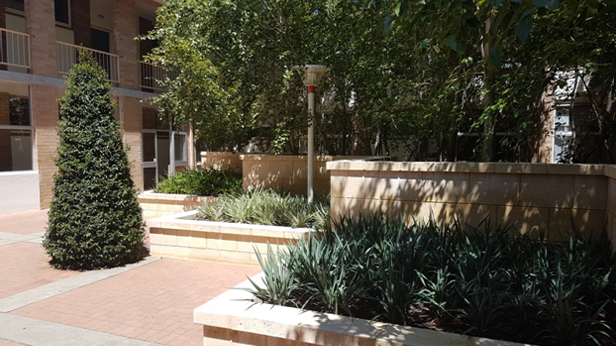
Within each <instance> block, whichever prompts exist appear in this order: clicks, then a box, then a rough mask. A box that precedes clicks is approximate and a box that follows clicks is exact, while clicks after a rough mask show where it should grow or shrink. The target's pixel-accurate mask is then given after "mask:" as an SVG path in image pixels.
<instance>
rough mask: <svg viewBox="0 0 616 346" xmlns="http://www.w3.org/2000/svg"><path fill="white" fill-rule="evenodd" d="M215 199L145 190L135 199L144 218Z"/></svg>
mask: <svg viewBox="0 0 616 346" xmlns="http://www.w3.org/2000/svg"><path fill="white" fill-rule="evenodd" d="M216 200H217V198H216V197H205V196H195V195H176V194H167V193H152V192H147V191H146V192H143V193H141V194H139V195H138V196H137V201H138V202H139V205H141V208H142V209H143V218H144V219H146V220H147V219H151V218H156V217H161V216H168V215H173V214H177V213H182V212H185V211H189V210H195V209H197V207H199V206H201V205H203V203H205V202H208V203H214V202H216Z"/></svg>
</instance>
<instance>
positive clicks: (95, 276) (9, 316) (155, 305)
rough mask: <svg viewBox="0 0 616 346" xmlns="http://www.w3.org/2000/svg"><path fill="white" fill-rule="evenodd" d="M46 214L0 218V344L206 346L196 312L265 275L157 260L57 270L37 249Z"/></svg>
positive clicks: (236, 268) (202, 263)
mask: <svg viewBox="0 0 616 346" xmlns="http://www.w3.org/2000/svg"><path fill="white" fill-rule="evenodd" d="M44 213H45V212H35V213H24V214H18V215H10V216H0V240H2V239H4V240H5V241H4V242H3V243H0V278H2V283H3V285H2V286H0V346H13V345H32V346H39V345H40V346H43V345H50V344H54V345H56V344H57V345H63V344H66V345H80V344H83V345H86V344H88V345H89V344H93V343H92V341H89V340H100V344H101V345H103V344H116V343H117V344H122V345H124V344H126V345H133V344H134V345H144V346H145V345H171V346H180V345H202V344H203V341H202V330H201V328H199V326H197V325H195V324H193V323H192V311H193V309H195V308H196V307H198V306H199V305H201V304H203V303H205V302H206V301H208V300H210V299H212V298H214V297H215V296H217V295H219V294H221V293H222V292H224V291H226V290H227V289H229V288H230V287H233V286H235V285H237V284H239V283H240V282H242V281H244V280H245V279H246V276H252V275H255V274H257V273H258V272H259V271H260V269H259V268H258V267H253V266H240V265H233V264H225V263H218V262H205V261H189V260H179V259H171V258H153V257H149V258H147V259H146V260H145V261H142V262H141V263H137V264H133V265H130V266H128V267H126V268H118V269H111V270H103V271H91V272H75V271H61V270H56V269H53V268H51V267H50V266H49V264H48V261H49V257H48V256H47V254H46V253H45V251H44V249H43V248H42V246H41V245H40V236H41V235H42V234H41V232H42V231H44V229H45V226H46V214H44ZM20 219H23V221H24V222H20V221H19V220H20ZM20 225H22V226H23V227H22V226H20ZM25 228H30V230H28V229H25ZM16 235H22V236H19V237H18V236H16ZM23 235H28V236H27V237H24V236H23ZM3 321H4V322H3ZM80 338H81V339H80ZM52 340H55V341H53V342H52Z"/></svg>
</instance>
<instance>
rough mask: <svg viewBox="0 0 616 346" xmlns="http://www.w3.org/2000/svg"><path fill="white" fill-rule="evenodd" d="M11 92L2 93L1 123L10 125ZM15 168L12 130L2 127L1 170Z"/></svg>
mask: <svg viewBox="0 0 616 346" xmlns="http://www.w3.org/2000/svg"><path fill="white" fill-rule="evenodd" d="M10 124H11V114H10V109H9V94H8V93H0V125H10ZM11 170H13V157H12V153H11V130H2V129H0V172H4V171H11Z"/></svg>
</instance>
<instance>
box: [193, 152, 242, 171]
mask: <svg viewBox="0 0 616 346" xmlns="http://www.w3.org/2000/svg"><path fill="white" fill-rule="evenodd" d="M201 167H202V168H203V169H209V168H211V169H215V170H219V171H229V170H230V171H233V172H239V173H241V172H242V161H241V160H240V153H231V152H224V151H223V152H216V151H202V152H201Z"/></svg>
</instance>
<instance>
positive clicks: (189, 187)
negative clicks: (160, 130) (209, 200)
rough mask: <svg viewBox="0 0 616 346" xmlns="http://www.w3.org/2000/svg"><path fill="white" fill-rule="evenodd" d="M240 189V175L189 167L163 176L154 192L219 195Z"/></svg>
mask: <svg viewBox="0 0 616 346" xmlns="http://www.w3.org/2000/svg"><path fill="white" fill-rule="evenodd" d="M240 191H242V176H241V174H240V175H238V174H235V173H232V172H226V171H217V170H214V169H191V170H185V171H181V172H178V173H177V174H176V175H174V176H172V177H168V178H163V179H162V180H161V181H159V182H158V185H157V186H156V188H155V189H154V192H158V193H179V194H187V195H199V196H219V195H222V194H225V193H237V192H240Z"/></svg>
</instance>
